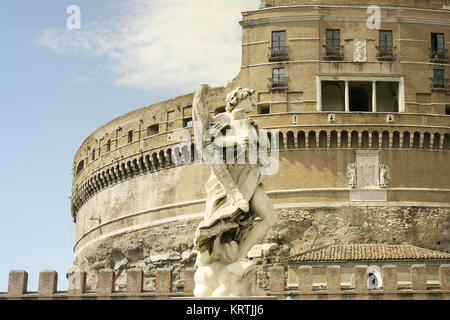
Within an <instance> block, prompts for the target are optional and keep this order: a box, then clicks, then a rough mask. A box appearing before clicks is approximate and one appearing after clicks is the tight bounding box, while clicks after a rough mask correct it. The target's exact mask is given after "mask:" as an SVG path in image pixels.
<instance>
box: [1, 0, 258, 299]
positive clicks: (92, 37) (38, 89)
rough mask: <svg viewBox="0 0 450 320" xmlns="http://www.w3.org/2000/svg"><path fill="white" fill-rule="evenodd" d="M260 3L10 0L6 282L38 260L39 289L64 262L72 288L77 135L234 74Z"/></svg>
mask: <svg viewBox="0 0 450 320" xmlns="http://www.w3.org/2000/svg"><path fill="white" fill-rule="evenodd" d="M258 3H259V1H258V0H228V1H226V2H224V1H221V0H194V1H190V2H189V1H183V0H128V1H126V2H123V1H122V0H95V1H92V0H78V1H75V0H72V1H65V0H40V1H29V0H3V1H1V3H0V37H1V41H2V45H1V50H0V67H1V68H0V73H1V76H0V108H1V125H0V137H2V146H1V150H2V151H1V156H0V168H2V170H0V218H1V223H0V255H1V257H0V292H6V291H7V287H8V273H9V271H10V270H17V269H19V270H26V271H27V272H28V274H29V286H28V288H29V290H32V291H35V290H37V288H38V278H39V271H40V270H44V269H52V270H56V271H58V274H59V285H58V287H59V289H60V290H62V289H65V288H67V284H66V280H65V272H66V270H67V268H68V267H70V265H71V264H72V259H73V251H72V249H73V244H74V240H75V224H74V223H73V221H72V218H71V215H70V200H69V198H68V197H69V196H70V192H71V181H72V175H71V170H72V163H73V156H74V154H75V152H76V151H77V149H78V147H79V146H80V145H81V143H82V142H83V140H84V139H85V138H86V137H87V136H88V135H89V134H90V133H92V132H93V131H94V130H95V129H97V128H98V127H100V126H101V125H103V124H105V123H106V122H108V121H110V120H112V119H114V118H115V117H118V116H120V115H122V114H124V113H127V112H129V111H131V110H134V109H137V108H140V107H144V106H147V105H150V104H153V103H155V102H158V101H162V100H165V99H168V98H171V97H174V96H178V95H182V94H185V93H187V92H190V91H193V90H194V89H195V87H196V85H197V84H199V83H201V82H207V83H209V84H211V85H225V84H226V82H227V81H228V80H230V79H231V78H233V77H234V76H235V75H237V73H238V71H239V63H240V45H239V44H240V28H239V25H238V24H237V22H238V21H239V19H240V12H241V11H244V10H248V9H256V8H257V6H258ZM72 4H75V5H78V6H79V7H80V8H81V29H80V30H68V29H67V27H66V20H67V18H68V17H69V15H68V14H67V13H66V9H67V7H68V6H69V5H72ZM219 12H220V13H221V14H220V15H217V13H219ZM191 13H192V14H191ZM214 14H215V15H214ZM180 28H182V30H183V31H182V33H181V34H180V31H179V30H180ZM162 33H164V36H162ZM199 66H200V67H199Z"/></svg>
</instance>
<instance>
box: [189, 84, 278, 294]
mask: <svg viewBox="0 0 450 320" xmlns="http://www.w3.org/2000/svg"><path fill="white" fill-rule="evenodd" d="M208 90H209V87H208V86H207V85H201V86H200V87H199V88H198V90H197V91H196V92H195V95H194V101H193V108H192V114H193V115H192V119H193V122H194V136H195V141H196V145H197V149H198V151H199V153H200V154H201V156H202V158H203V159H204V160H205V162H206V163H208V164H209V166H210V167H211V175H210V178H209V180H208V181H207V183H206V193H207V197H206V207H205V215H204V220H203V221H202V222H201V223H200V225H199V227H198V229H197V231H196V233H195V235H194V245H195V248H196V250H197V252H198V254H197V260H196V265H197V267H198V269H197V271H196V273H195V276H194V281H195V289H194V295H195V296H196V297H231V296H259V295H264V293H263V291H262V290H261V289H259V288H258V287H256V285H255V283H254V280H253V277H252V276H253V271H254V270H255V265H254V263H252V262H251V261H250V260H248V259H247V253H248V251H249V250H250V249H251V248H252V247H253V246H254V245H255V244H256V243H257V242H258V241H259V240H261V239H262V238H263V236H264V235H265V234H266V232H267V231H268V230H269V229H270V228H271V227H272V226H273V225H274V224H275V223H276V222H277V219H278V217H277V214H276V212H275V209H274V207H273V205H272V202H271V201H270V199H269V197H268V196H267V194H266V193H265V191H264V189H263V185H262V182H263V180H264V179H265V177H266V176H265V175H262V174H261V171H262V169H263V168H264V167H265V166H266V165H267V160H266V159H265V158H264V157H263V156H261V154H264V153H262V152H257V150H256V149H257V148H259V150H267V148H268V147H269V139H268V137H267V134H266V133H265V131H264V130H262V128H261V127H260V126H259V125H258V123H257V122H256V121H254V120H252V119H250V118H248V116H247V114H248V113H249V112H251V111H252V110H253V106H254V104H253V102H252V98H251V96H252V94H253V93H254V92H255V91H254V90H251V89H247V88H237V89H235V90H233V91H232V92H231V93H230V94H228V96H227V106H226V111H225V112H223V113H221V114H219V115H217V116H215V117H211V116H210V114H209V111H208V107H207V105H206V97H207V94H208ZM230 149H231V152H228V151H229V150H230ZM223 150H227V152H226V154H225V153H224V151H223ZM252 159H253V161H252Z"/></svg>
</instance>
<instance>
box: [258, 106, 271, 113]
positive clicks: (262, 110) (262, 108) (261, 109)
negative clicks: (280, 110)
mask: <svg viewBox="0 0 450 320" xmlns="http://www.w3.org/2000/svg"><path fill="white" fill-rule="evenodd" d="M258 114H270V106H259V107H258Z"/></svg>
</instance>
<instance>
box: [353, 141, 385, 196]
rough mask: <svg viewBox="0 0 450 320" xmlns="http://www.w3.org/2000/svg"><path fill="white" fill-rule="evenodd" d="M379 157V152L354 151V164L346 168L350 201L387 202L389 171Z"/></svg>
mask: <svg viewBox="0 0 450 320" xmlns="http://www.w3.org/2000/svg"><path fill="white" fill-rule="evenodd" d="M379 156H380V150H356V163H351V164H349V165H348V167H347V179H348V180H349V186H350V188H352V189H351V190H350V201H387V190H386V188H387V187H388V183H389V180H390V170H389V168H388V166H386V165H384V164H380V161H379Z"/></svg>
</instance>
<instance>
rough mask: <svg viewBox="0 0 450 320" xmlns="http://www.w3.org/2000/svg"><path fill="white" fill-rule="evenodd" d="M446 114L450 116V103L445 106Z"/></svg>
mask: <svg viewBox="0 0 450 320" xmlns="http://www.w3.org/2000/svg"><path fill="white" fill-rule="evenodd" d="M445 114H446V115H448V116H450V104H448V105H446V106H445Z"/></svg>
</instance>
